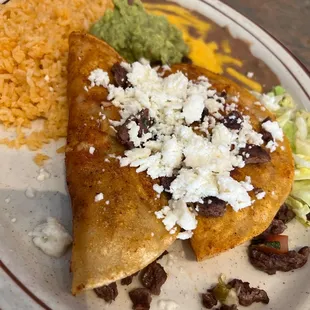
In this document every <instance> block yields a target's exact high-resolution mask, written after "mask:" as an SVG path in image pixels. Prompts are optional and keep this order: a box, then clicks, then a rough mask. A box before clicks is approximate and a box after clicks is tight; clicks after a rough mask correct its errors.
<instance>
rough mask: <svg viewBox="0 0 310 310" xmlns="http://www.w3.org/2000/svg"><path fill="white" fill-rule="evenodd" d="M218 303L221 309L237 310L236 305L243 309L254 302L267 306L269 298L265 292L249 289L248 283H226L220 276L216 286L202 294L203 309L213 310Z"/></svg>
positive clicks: (235, 280)
mask: <svg viewBox="0 0 310 310" xmlns="http://www.w3.org/2000/svg"><path fill="white" fill-rule="evenodd" d="M218 302H220V304H221V307H223V306H226V307H231V309H237V304H238V303H239V304H240V305H241V306H244V307H248V306H250V305H252V304H253V303H254V302H261V303H264V304H268V303H269V297H268V295H267V293H266V291H264V290H262V289H259V288H253V287H250V283H249V282H243V281H242V280H240V279H233V280H231V281H229V282H228V283H226V281H225V277H224V276H223V275H221V276H220V277H219V279H218V284H217V285H215V286H214V287H213V288H211V289H208V290H207V292H206V293H203V294H202V304H203V306H204V307H205V308H207V309H213V307H215V306H216V305H217V303H218ZM220 309H222V308H220ZM228 309H230V308H228Z"/></svg>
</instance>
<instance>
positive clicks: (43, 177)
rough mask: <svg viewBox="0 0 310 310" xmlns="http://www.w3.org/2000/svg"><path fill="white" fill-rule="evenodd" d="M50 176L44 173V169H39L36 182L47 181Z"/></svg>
mask: <svg viewBox="0 0 310 310" xmlns="http://www.w3.org/2000/svg"><path fill="white" fill-rule="evenodd" d="M50 176H51V174H50V173H49V172H48V171H46V170H45V169H44V168H40V170H39V174H38V176H37V180H38V181H44V180H46V179H49V178H50Z"/></svg>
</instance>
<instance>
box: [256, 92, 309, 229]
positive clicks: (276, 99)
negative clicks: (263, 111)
mask: <svg viewBox="0 0 310 310" xmlns="http://www.w3.org/2000/svg"><path fill="white" fill-rule="evenodd" d="M255 95H256V96H257V97H258V98H259V99H260V101H261V102H262V103H263V104H264V105H265V106H266V107H267V108H268V109H269V110H270V111H272V112H274V113H275V114H276V116H277V122H278V123H279V124H280V126H281V127H282V129H283V131H284V133H285V135H286V136H287V137H288V139H289V141H290V144H291V148H292V150H293V153H294V160H295V176H294V184H293V189H292V191H291V193H290V196H289V197H288V199H287V201H286V203H287V204H288V205H289V207H290V208H291V209H292V210H293V211H294V212H295V213H296V215H297V219H298V220H299V221H300V222H302V223H303V224H304V225H306V226H310V190H309V188H310V112H307V111H305V110H301V109H298V108H297V106H296V104H295V102H294V101H293V98H292V97H291V96H290V95H289V94H288V93H287V92H286V90H285V89H284V88H283V87H281V86H276V87H274V89H273V90H272V91H271V92H269V93H268V94H263V95H260V94H255Z"/></svg>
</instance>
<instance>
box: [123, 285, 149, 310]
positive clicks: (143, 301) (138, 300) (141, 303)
mask: <svg viewBox="0 0 310 310" xmlns="http://www.w3.org/2000/svg"><path fill="white" fill-rule="evenodd" d="M129 297H130V299H131V301H132V303H133V306H132V309H133V310H140V309H142V310H149V309H150V305H151V302H152V296H151V293H150V291H149V290H148V289H146V288H136V289H134V290H132V291H130V292H129Z"/></svg>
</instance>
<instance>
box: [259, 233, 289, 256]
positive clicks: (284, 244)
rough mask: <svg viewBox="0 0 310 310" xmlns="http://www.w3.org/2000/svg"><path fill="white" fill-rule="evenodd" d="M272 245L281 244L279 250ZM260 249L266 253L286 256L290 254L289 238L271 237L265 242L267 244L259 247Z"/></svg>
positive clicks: (284, 236)
mask: <svg viewBox="0 0 310 310" xmlns="http://www.w3.org/2000/svg"><path fill="white" fill-rule="evenodd" d="M268 243H269V244H270V245H268ZM272 243H279V244H280V246H279V248H276V247H273V246H272ZM259 248H260V249H262V250H263V251H264V252H266V253H275V254H285V253H287V252H288V236H286V235H269V236H268V237H267V238H266V240H265V244H261V245H259Z"/></svg>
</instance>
